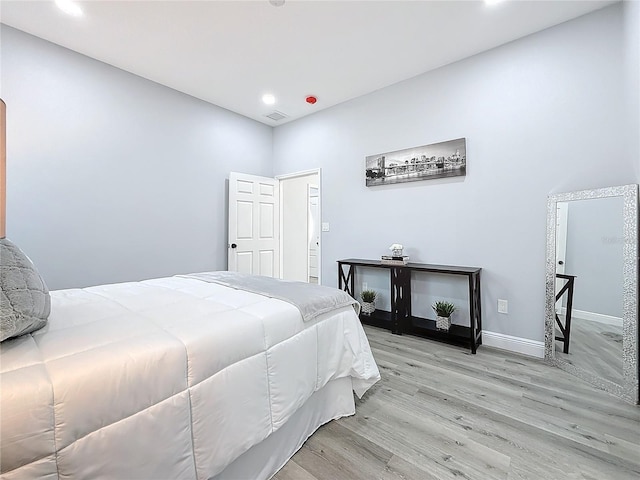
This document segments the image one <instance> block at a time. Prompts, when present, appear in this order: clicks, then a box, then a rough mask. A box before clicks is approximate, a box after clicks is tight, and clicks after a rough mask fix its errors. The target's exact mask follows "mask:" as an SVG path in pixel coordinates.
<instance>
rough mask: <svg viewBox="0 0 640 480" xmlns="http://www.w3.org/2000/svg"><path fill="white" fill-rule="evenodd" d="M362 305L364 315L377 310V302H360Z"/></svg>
mask: <svg viewBox="0 0 640 480" xmlns="http://www.w3.org/2000/svg"><path fill="white" fill-rule="evenodd" d="M360 305H361V306H362V313H363V314H364V315H367V316H368V315H371V314H372V313H373V312H375V311H376V304H375V302H362V303H361V304H360Z"/></svg>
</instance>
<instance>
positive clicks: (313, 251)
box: [307, 185, 320, 283]
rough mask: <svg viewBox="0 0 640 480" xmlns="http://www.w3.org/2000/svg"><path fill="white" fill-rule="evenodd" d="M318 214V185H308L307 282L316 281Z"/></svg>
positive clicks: (318, 238) (318, 240) (318, 243)
mask: <svg viewBox="0 0 640 480" xmlns="http://www.w3.org/2000/svg"><path fill="white" fill-rule="evenodd" d="M318 227H319V215H318V187H317V186H316V185H309V215H308V225H307V228H308V232H309V236H308V250H309V282H316V283H317V282H318V247H319V246H320V234H319V231H320V229H319V228H318Z"/></svg>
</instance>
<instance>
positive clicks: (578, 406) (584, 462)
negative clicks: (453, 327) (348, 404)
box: [274, 327, 640, 480]
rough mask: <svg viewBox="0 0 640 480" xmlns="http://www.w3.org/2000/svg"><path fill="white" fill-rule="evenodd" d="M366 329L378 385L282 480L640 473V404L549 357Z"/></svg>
mask: <svg viewBox="0 0 640 480" xmlns="http://www.w3.org/2000/svg"><path fill="white" fill-rule="evenodd" d="M365 331H366V332H367V336H368V338H369V341H370V344H371V348H372V350H373V354H374V356H375V358H376V361H377V362H378V366H379V368H380V372H381V375H382V379H381V381H380V382H378V383H377V384H376V385H374V386H373V387H372V388H371V390H369V392H367V393H366V394H365V396H364V398H363V399H362V400H360V401H358V402H357V405H356V414H355V415H354V416H352V417H347V418H343V419H340V420H337V421H333V422H330V423H328V424H327V425H324V426H323V427H321V428H320V429H319V430H318V431H317V432H316V433H315V434H314V435H313V436H312V437H311V438H309V440H307V442H306V443H305V444H304V446H303V447H302V448H301V449H300V451H298V453H296V455H295V456H294V457H293V458H292V459H291V460H290V461H289V462H288V463H287V465H285V467H284V468H283V469H282V470H280V472H278V474H276V476H275V477H274V478H275V479H276V480H325V479H326V480H342V479H345V480H360V479H362V480H365V479H366V480H371V479H393V480H399V479H405V480H409V479H416V480H434V479H456V480H460V479H470V480H482V479H509V480H512V479H531V480H546V479H558V480H566V479H590V480H626V479H629V480H631V479H633V480H638V479H639V478H640V407H636V406H633V405H629V404H626V403H624V402H622V401H621V400H619V399H617V398H616V397H613V396H611V395H609V394H607V393H605V392H601V391H598V390H595V389H594V388H593V387H591V386H590V385H588V384H586V383H583V382H582V381H580V380H578V379H576V378H574V377H572V376H571V375H569V374H567V373H566V372H563V371H562V370H559V369H557V368H553V367H550V366H548V365H546V364H544V363H543V362H542V361H541V360H536V359H532V358H529V357H523V356H518V355H512V354H509V353H506V352H502V351H499V350H494V349H490V348H487V347H482V346H481V347H480V348H479V349H478V353H477V355H471V354H470V353H469V352H468V351H467V350H464V349H462V348H459V347H453V346H448V345H444V344H441V343H437V342H433V341H430V340H425V339H421V338H416V337H412V336H408V335H404V336H397V335H392V334H391V333H389V332H387V331H385V330H381V329H376V328H374V327H365Z"/></svg>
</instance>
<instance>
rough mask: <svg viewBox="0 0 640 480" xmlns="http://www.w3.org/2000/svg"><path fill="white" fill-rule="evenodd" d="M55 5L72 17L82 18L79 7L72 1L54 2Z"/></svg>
mask: <svg viewBox="0 0 640 480" xmlns="http://www.w3.org/2000/svg"><path fill="white" fill-rule="evenodd" d="M56 5H57V6H58V8H59V9H60V10H62V11H63V12H64V13H66V14H68V15H72V16H74V17H81V16H82V9H81V8H80V5H78V4H77V3H76V2H74V1H72V0H56Z"/></svg>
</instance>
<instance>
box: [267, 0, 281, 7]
mask: <svg viewBox="0 0 640 480" xmlns="http://www.w3.org/2000/svg"><path fill="white" fill-rule="evenodd" d="M269 3H270V4H271V5H273V6H274V7H281V6H283V5H284V0H269Z"/></svg>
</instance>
